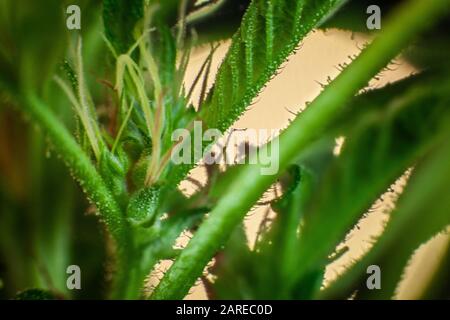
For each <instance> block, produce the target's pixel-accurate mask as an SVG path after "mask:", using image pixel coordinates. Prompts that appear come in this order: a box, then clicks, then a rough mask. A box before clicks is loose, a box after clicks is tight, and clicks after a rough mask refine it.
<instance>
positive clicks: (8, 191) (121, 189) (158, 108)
mask: <svg viewBox="0 0 450 320" xmlns="http://www.w3.org/2000/svg"><path fill="white" fill-rule="evenodd" d="M372 2H373V1H356V0H354V1H345V0H252V1H245V0H239V1H238V0H205V1H195V0H179V1H178V0H164V1H163V0H128V1H125V0H103V1H81V0H80V1H77V3H76V5H74V4H72V3H68V2H66V1H56V0H54V1H53V0H42V1H28V2H26V3H25V2H17V1H12V0H3V1H1V3H0V99H1V100H0V101H1V106H2V107H1V109H0V120H1V123H2V124H1V127H0V147H1V154H0V160H1V161H0V168H1V174H2V179H1V184H0V197H1V204H0V206H1V211H0V239H1V240H0V262H1V264H0V280H1V281H0V287H3V289H1V291H0V294H1V296H2V297H4V298H12V297H14V296H15V294H16V293H17V292H21V293H19V294H18V296H17V297H18V298H24V299H25V298H115V299H138V298H149V299H181V298H184V297H185V296H186V295H187V294H188V292H189V290H190V289H191V288H192V287H193V286H194V285H195V283H196V282H197V281H198V280H199V279H201V280H203V284H204V287H205V288H206V291H207V292H208V294H209V296H210V297H211V298H218V299H223V298H232V299H262V298H264V299H347V298H353V299H372V298H373V299H388V298H392V297H394V295H395V291H396V288H397V286H398V283H399V281H400V280H401V279H402V277H403V273H404V270H405V266H407V265H408V263H409V261H410V257H411V256H412V255H413V254H414V252H415V251H416V249H417V248H418V247H419V246H421V245H422V244H423V243H425V242H426V241H428V240H429V239H431V238H432V237H433V236H435V235H437V234H439V233H442V232H444V233H445V232H447V231H448V225H449V223H450V198H449V197H448V190H449V187H450V166H449V163H450V145H449V143H448V141H449V138H450V129H449V128H450V126H449V125H450V109H449V101H450V94H449V93H450V76H449V75H450V64H449V59H448V52H449V43H450V42H449V41H448V40H449V39H448V33H447V30H448V29H447V28H448V17H449V16H448V14H449V9H450V1H448V0H430V1H424V0H404V1H395V2H393V1H376V2H377V6H378V8H379V9H381V11H380V12H381V22H382V23H381V26H380V27H381V28H380V29H376V30H368V28H367V25H368V24H367V21H366V20H367V17H368V15H367V12H366V10H367V8H368V7H369V5H371V4H373V3H372ZM319 28H321V29H330V28H338V29H343V30H350V31H352V32H364V33H370V36H369V38H370V39H373V40H371V41H369V43H368V44H367V45H365V46H364V47H363V48H361V50H360V53H359V54H358V55H355V56H351V57H350V58H351V59H350V60H348V61H346V62H344V61H343V63H342V64H340V65H339V66H338V69H339V75H338V76H337V77H336V78H334V79H331V77H330V78H329V81H328V83H325V84H323V85H322V91H321V93H320V94H319V95H318V96H317V98H315V99H314V100H313V101H312V102H311V103H309V104H308V105H307V106H302V107H301V108H300V109H301V110H304V111H302V112H300V113H298V114H295V118H293V119H292V121H291V122H290V124H289V125H288V126H287V127H286V128H284V129H283V130H282V132H281V133H280V134H279V136H277V137H273V138H272V140H271V141H270V142H268V143H267V144H264V145H261V146H258V147H256V146H252V145H249V144H244V146H243V148H242V149H243V153H242V154H241V156H242V157H243V159H244V160H245V161H242V162H245V163H244V164H240V163H238V164H235V165H230V164H228V165H227V166H223V165H220V164H218V163H217V162H215V161H207V160H206V158H208V157H209V159H213V160H214V159H215V157H216V156H218V154H217V152H212V151H211V150H212V149H213V143H210V141H211V140H213V139H212V138H213V137H210V138H211V139H210V141H207V142H201V143H200V144H199V143H196V142H195V141H194V140H195V139H188V137H190V135H191V134H192V135H195V134H196V132H195V131H196V129H195V128H196V126H197V125H198V124H199V123H200V124H201V127H202V128H203V130H204V131H206V130H208V129H211V130H213V129H214V130H219V131H220V132H226V131H227V130H228V129H229V128H230V127H231V126H232V125H233V123H235V121H236V120H238V119H239V117H240V116H241V115H242V114H243V113H244V112H245V111H246V110H248V108H249V107H250V106H251V105H252V103H253V102H254V101H255V99H256V98H257V97H258V95H259V93H260V92H262V91H263V90H264V88H265V86H266V85H267V83H268V82H269V81H270V80H271V79H272V78H273V77H276V76H277V74H278V72H280V71H281V67H282V65H283V64H284V63H285V61H286V60H287V59H288V58H289V56H290V55H292V54H293V53H294V52H297V51H298V54H299V55H300V56H301V43H302V41H303V40H304V39H305V37H306V36H307V35H308V34H310V33H311V32H313V31H314V30H316V29H319ZM225 41H227V42H226V43H227V44H229V47H228V49H227V53H226V56H225V57H224V59H223V61H221V63H220V66H219V68H218V70H217V74H215V77H214V76H213V74H214V73H213V71H214V70H212V69H214V64H213V59H214V57H215V56H216V53H217V48H218V47H219V45H220V44H221V43H223V42H225ZM198 48H203V50H209V54H208V56H207V58H206V59H205V61H204V63H203V64H202V66H201V68H200V69H199V70H197V74H196V77H195V79H194V81H193V83H192V84H189V85H188V84H187V82H186V81H185V80H186V70H187V69H188V66H189V63H190V61H191V59H192V56H193V54H194V52H196V50H198ZM222 48H223V47H222ZM400 55H401V56H402V59H406V60H407V61H409V63H411V64H413V65H414V66H415V67H416V70H418V71H417V72H416V73H415V74H413V75H411V76H409V77H407V78H405V79H403V80H399V81H397V82H394V83H390V84H388V85H386V86H383V87H380V88H371V89H370V88H368V84H369V81H371V79H373V78H375V77H377V76H379V74H380V73H382V72H384V71H386V70H387V69H389V68H392V67H393V61H394V59H396V58H398V57H399V56H400ZM298 77H302V75H301V74H299V75H298ZM318 80H319V79H318ZM211 82H213V84H212V86H210V83H211ZM299 89H301V88H299ZM194 92H199V94H198V96H197V94H194ZM180 129H181V130H183V131H182V132H184V134H181V135H179V136H177V139H174V133H175V132H180V131H179V130H180ZM338 137H339V138H341V140H340V141H343V145H342V146H341V149H340V152H335V149H336V139H337V138H338ZM216 142H217V141H216ZM275 144H277V146H279V149H278V148H273V147H274V145H275ZM274 150H277V151H279V152H277V153H276V154H274ZM188 151H189V152H188ZM177 154H178V155H180V154H182V155H181V156H180V157H181V158H182V160H183V161H174V155H177ZM261 154H270V155H271V157H272V159H274V161H275V160H276V161H277V169H278V170H277V171H276V172H275V173H273V174H265V173H264V172H265V171H264V169H265V167H264V165H265V164H264V163H263V162H262V161H261V158H260V157H259V156H260V155H261ZM61 163H63V164H64V165H62V164H61ZM199 166H200V167H201V168H203V169H204V170H205V172H206V174H207V179H206V182H205V183H203V184H198V183H197V185H198V189H197V190H196V191H195V192H194V193H193V194H190V195H187V194H186V193H183V192H182V191H181V189H180V183H182V182H183V181H185V180H186V179H190V180H193V178H192V177H191V176H189V172H190V171H191V170H192V169H193V168H194V167H199ZM401 177H403V180H407V182H406V185H405V187H404V190H401V191H398V193H399V194H398V197H399V198H398V200H397V201H396V203H395V208H393V209H392V210H391V211H390V212H389V219H388V221H387V223H386V225H385V226H384V227H383V232H382V233H381V234H380V235H379V236H377V238H376V239H373V243H372V246H371V248H370V250H369V251H368V252H367V253H365V254H364V255H363V256H362V257H360V258H359V259H358V260H356V261H354V262H352V263H351V264H349V265H348V266H347V268H346V269H345V271H344V272H342V274H340V275H339V276H338V277H337V278H336V279H335V280H333V281H331V282H329V283H326V284H325V285H324V273H325V269H326V267H327V266H328V265H329V264H330V263H331V262H332V261H333V260H335V259H336V257H338V256H339V255H341V254H342V252H341V251H342V250H341V249H342V245H341V244H342V243H343V241H344V240H345V238H346V235H347V234H348V233H349V231H350V230H352V229H353V228H354V227H355V226H358V223H359V221H360V220H361V219H362V218H363V217H364V216H365V215H366V214H367V212H369V210H370V208H371V207H372V205H373V204H374V203H375V202H376V201H377V199H379V198H380V197H382V195H383V194H384V193H385V192H386V191H388V190H389V189H390V188H391V185H393V184H394V183H395V181H397V180H398V179H399V178H401ZM73 180H74V181H76V183H73ZM194 182H195V181H194ZM273 189H276V190H278V191H279V192H277V193H276V195H275V196H274V197H272V198H271V200H270V201H268V202H267V203H266V205H268V206H270V209H271V210H272V211H273V213H274V215H273V218H272V219H270V221H269V222H267V221H265V224H264V227H263V228H261V230H260V231H259V233H258V237H257V242H256V244H255V245H254V246H249V245H248V239H247V234H246V230H245V227H244V225H243V220H244V218H245V217H246V215H247V214H248V213H249V212H251V211H252V208H253V207H254V206H255V205H258V203H260V202H261V201H262V200H261V197H262V196H263V195H264V194H265V193H266V192H267V190H273ZM83 213H85V214H83ZM186 233H189V234H191V236H190V237H189V238H190V239H189V241H188V243H187V245H182V246H180V245H176V244H177V239H178V240H179V239H180V236H181V235H182V234H186ZM166 260H170V261H173V263H172V264H171V266H170V267H169V268H168V269H167V270H165V271H164V272H163V273H162V274H160V277H156V278H158V281H156V282H155V279H154V278H155V277H152V275H155V273H157V272H156V271H157V270H159V268H160V266H161V263H162V262H163V261H166ZM448 262H449V251H448V250H447V251H445V252H444V254H443V255H442V257H441V258H440V260H439V263H438V264H437V267H435V268H434V269H433V270H432V271H433V272H431V274H432V276H431V277H429V279H428V282H427V283H426V284H425V285H424V286H423V290H422V292H421V295H420V297H421V298H449V290H448V289H449V287H448V284H449V282H448ZM368 267H375V268H376V269H377V270H378V271H379V272H381V287H378V288H373V287H371V286H370V285H367V281H366V278H367V276H368V275H367V270H369V269H368ZM80 272H81V273H80ZM72 273H73V274H72ZM75 273H78V276H80V277H81V280H80V279H78V280H77V279H75V278H76V277H75V276H77V274H75ZM74 277H75V278H74ZM74 279H75V280H74ZM152 279H153V280H152ZM71 285H72V286H71ZM27 289H28V290H27ZM71 289H74V290H71ZM76 289H80V290H76Z"/></svg>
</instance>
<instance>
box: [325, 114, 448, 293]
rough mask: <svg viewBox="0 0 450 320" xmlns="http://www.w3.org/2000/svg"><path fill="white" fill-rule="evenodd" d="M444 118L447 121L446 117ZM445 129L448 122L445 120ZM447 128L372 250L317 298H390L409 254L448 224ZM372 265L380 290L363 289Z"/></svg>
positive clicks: (409, 184)
mask: <svg viewBox="0 0 450 320" xmlns="http://www.w3.org/2000/svg"><path fill="white" fill-rule="evenodd" d="M447 120H448V119H447ZM446 124H447V125H448V121H447V122H446ZM449 138H450V134H449V132H448V130H447V132H445V134H443V135H442V136H441V137H440V139H439V140H438V141H439V143H436V145H435V146H434V148H433V150H432V152H430V154H429V155H428V156H427V158H425V159H424V160H423V161H422V162H421V163H420V164H419V165H418V166H417V167H416V168H415V169H414V173H413V176H412V177H411V179H410V182H409V183H408V185H407V187H406V189H405V190H404V193H403V196H402V197H401V199H400V201H399V204H398V209H396V210H395V212H393V213H392V218H391V220H390V222H389V223H388V225H387V227H386V230H385V231H384V233H383V234H382V236H381V237H380V239H379V240H378V241H377V242H376V244H375V246H374V247H373V248H372V250H371V251H370V252H369V253H368V254H367V255H366V256H364V257H363V258H362V259H361V260H359V261H358V262H357V263H355V264H354V265H353V266H352V267H351V268H350V269H349V270H348V271H347V272H346V273H345V274H344V275H343V276H342V277H340V278H339V279H338V280H337V281H336V282H335V283H332V284H331V286H330V287H329V288H328V289H326V290H325V292H324V293H323V294H322V295H321V297H326V298H343V297H348V296H350V294H351V293H352V292H353V291H354V290H358V293H357V298H361V299H368V298H382V299H388V298H392V296H393V294H394V290H395V288H396V286H397V284H398V282H399V280H400V279H401V275H402V272H403V270H404V267H405V265H406V264H407V262H408V260H409V258H410V257H411V254H412V253H413V252H414V250H415V249H417V248H418V247H419V245H420V244H422V243H424V242H426V241H427V240H429V239H430V238H431V237H432V236H434V235H436V234H437V233H438V232H440V231H443V230H445V228H446V227H447V226H449V225H450V201H449V197H448V196H447V194H448V189H449V187H450V167H449V165H448V164H449V163H450V148H449V146H448V139H449ZM372 264H376V265H378V266H379V267H380V269H381V289H380V290H368V289H367V287H366V286H365V279H364V277H366V276H367V275H366V273H365V271H366V269H367V267H368V266H369V265H372Z"/></svg>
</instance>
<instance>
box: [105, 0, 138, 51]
mask: <svg viewBox="0 0 450 320" xmlns="http://www.w3.org/2000/svg"><path fill="white" fill-rule="evenodd" d="M143 10H144V1H143V0H127V1H124V0H104V1H103V23H104V26H105V34H106V37H107V38H108V40H109V41H110V42H111V43H112V45H113V46H114V48H115V49H116V51H117V53H118V54H120V53H124V52H127V51H128V50H129V49H130V47H131V45H132V44H133V43H134V42H135V41H136V40H135V39H134V37H133V35H134V28H135V26H136V23H137V22H138V21H139V20H141V19H142V17H143V16H144V11H143Z"/></svg>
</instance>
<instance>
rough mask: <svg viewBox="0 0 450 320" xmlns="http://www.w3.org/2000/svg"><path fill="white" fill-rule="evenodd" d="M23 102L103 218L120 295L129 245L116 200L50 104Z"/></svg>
mask: <svg viewBox="0 0 450 320" xmlns="http://www.w3.org/2000/svg"><path fill="white" fill-rule="evenodd" d="M23 105H24V106H25V107H26V109H27V111H28V114H29V115H30V116H31V117H32V119H33V120H34V121H36V122H37V123H38V125H39V126H40V127H41V128H43V129H44V131H45V133H46V135H47V136H48V138H49V140H50V142H51V143H52V145H53V148H54V149H55V150H56V152H57V153H58V154H59V155H61V157H62V158H63V160H64V162H65V163H66V165H67V166H68V167H69V169H70V170H71V173H72V175H73V176H74V177H75V179H76V180H77V181H78V182H79V184H80V186H81V187H82V189H83V191H84V192H85V193H86V195H87V197H88V198H89V200H90V201H91V202H92V203H93V204H94V205H95V206H96V207H97V209H98V210H99V211H100V213H101V217H102V220H103V221H104V222H105V223H106V225H107V226H108V229H109V231H110V232H111V234H112V236H113V238H114V240H115V243H116V249H117V270H116V279H115V283H114V285H115V291H116V293H115V295H119V296H120V295H121V292H123V290H125V286H126V282H127V280H126V279H127V272H128V270H129V267H128V264H129V263H130V259H129V256H130V254H131V249H132V248H131V241H130V233H129V230H128V225H127V223H126V220H125V218H124V216H123V214H122V212H121V210H120V208H119V206H118V204H117V202H116V200H115V199H114V198H113V196H112V194H111V192H110V190H109V189H108V187H107V186H106V185H105V183H104V181H103V179H102V178H101V177H100V175H99V174H98V172H97V170H96V169H95V167H94V166H93V164H92V163H91V161H90V159H89V158H88V157H87V156H86V154H85V153H84V152H83V150H82V149H81V147H80V146H79V145H78V144H77V143H76V141H75V140H74V138H73V137H72V135H71V134H70V133H69V132H68V131H67V129H66V128H65V127H64V126H63V125H62V124H61V122H60V121H58V119H57V118H56V116H55V115H54V114H53V113H52V112H51V110H50V108H49V107H48V106H47V105H46V104H45V103H44V102H43V101H42V100H40V99H39V98H38V97H36V96H35V95H28V96H27V99H26V101H24V103H23Z"/></svg>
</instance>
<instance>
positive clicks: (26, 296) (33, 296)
mask: <svg viewBox="0 0 450 320" xmlns="http://www.w3.org/2000/svg"><path fill="white" fill-rule="evenodd" d="M56 299H57V298H56V297H55V296H54V295H53V293H51V292H50V291H48V290H43V289H28V290H25V291H22V292H19V293H18V294H17V295H16V297H15V300H56Z"/></svg>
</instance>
